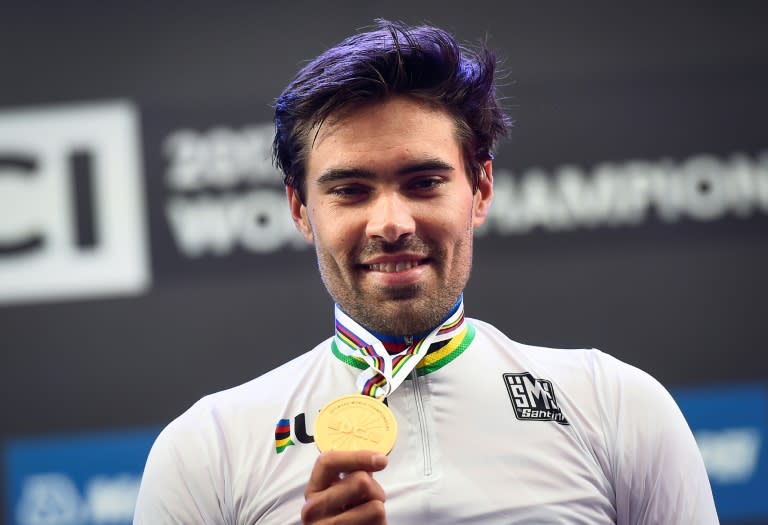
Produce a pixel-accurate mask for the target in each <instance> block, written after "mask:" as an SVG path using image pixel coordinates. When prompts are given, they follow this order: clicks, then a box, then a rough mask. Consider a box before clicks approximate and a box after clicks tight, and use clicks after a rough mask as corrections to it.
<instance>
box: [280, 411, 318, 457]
mask: <svg viewBox="0 0 768 525" xmlns="http://www.w3.org/2000/svg"><path fill="white" fill-rule="evenodd" d="M293 429H294V432H293V436H294V437H295V438H296V440H297V441H298V442H299V443H314V442H315V438H314V436H310V435H309V434H307V423H306V417H305V416H304V413H303V412H302V413H301V414H299V415H298V416H296V417H294V418H293ZM295 444H296V443H294V442H293V440H292V439H291V420H290V419H281V420H280V421H278V422H277V425H275V452H277V453H278V454H280V453H281V452H283V451H284V450H285V449H286V448H288V447H290V446H291V445H295Z"/></svg>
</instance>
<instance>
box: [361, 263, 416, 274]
mask: <svg viewBox="0 0 768 525" xmlns="http://www.w3.org/2000/svg"><path fill="white" fill-rule="evenodd" d="M423 263H424V261H400V262H387V263H376V264H369V265H368V269H369V270H372V271H374V272H384V273H399V272H402V271H405V270H410V269H411V268H414V267H416V266H419V265H420V264H423Z"/></svg>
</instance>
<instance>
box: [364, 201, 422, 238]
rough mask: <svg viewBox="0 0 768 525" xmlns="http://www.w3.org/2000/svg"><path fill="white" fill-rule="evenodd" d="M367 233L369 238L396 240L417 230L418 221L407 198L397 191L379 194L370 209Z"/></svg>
mask: <svg viewBox="0 0 768 525" xmlns="http://www.w3.org/2000/svg"><path fill="white" fill-rule="evenodd" d="M368 214H369V215H368V223H367V225H366V229H365V233H366V235H367V236H368V237H369V238H379V239H382V240H384V241H386V242H396V241H397V240H399V239H400V238H402V237H405V236H407V235H411V234H413V233H414V232H415V231H416V221H415V220H414V217H413V213H412V210H411V207H410V205H409V203H408V202H407V199H405V198H403V196H402V195H400V194H398V193H397V192H389V193H383V194H380V195H378V196H377V197H376V198H375V199H374V200H373V201H372V202H371V203H370V208H369V210H368Z"/></svg>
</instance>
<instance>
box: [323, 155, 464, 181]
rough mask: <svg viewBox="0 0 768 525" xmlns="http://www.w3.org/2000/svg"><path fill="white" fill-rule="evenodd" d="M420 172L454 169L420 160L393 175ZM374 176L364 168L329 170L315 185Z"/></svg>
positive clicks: (410, 163)
mask: <svg viewBox="0 0 768 525" xmlns="http://www.w3.org/2000/svg"><path fill="white" fill-rule="evenodd" d="M422 171H455V168H454V167H453V166H452V165H450V164H448V163H447V162H445V161H444V160H441V159H438V158H436V157H435V158H427V159H421V160H417V161H414V162H409V163H408V164H405V165H404V166H401V167H400V168H398V170H397V171H396V172H395V175H399V176H402V175H410V174H411V173H419V172H422ZM374 178H376V174H375V173H374V172H373V171H371V170H367V169H364V168H330V169H328V170H326V171H325V172H323V174H322V175H320V176H319V177H318V178H317V181H316V184H318V185H324V184H330V183H333V182H338V181H340V180H346V179H374Z"/></svg>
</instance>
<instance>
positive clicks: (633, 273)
mask: <svg viewBox="0 0 768 525" xmlns="http://www.w3.org/2000/svg"><path fill="white" fill-rule="evenodd" d="M447 4H448V3H447V2H437V1H431V0H430V1H427V2H420V3H415V2H393V1H387V2H365V3H363V2H356V3H353V2H348V3H345V2H339V3H331V4H330V5H328V6H325V5H323V7H322V8H320V7H319V4H317V3H316V2H290V3H286V2H281V3H277V2H232V3H228V4H226V5H221V4H216V5H214V4H208V3H188V2H164V3H162V5H151V4H149V3H147V4H144V3H130V4H127V3H111V2H68V3H66V4H61V5H59V4H54V3H50V4H46V3H25V4H21V3H20V4H14V3H5V4H3V6H0V64H1V65H2V70H1V72H0V78H1V79H2V81H0V110H3V109H11V108H24V107H32V106H35V107H37V106H44V105H48V104H52V103H56V104H61V103H73V102H78V103H79V102H89V101H104V100H107V101H109V100H115V99H120V100H128V101H131V103H132V104H133V105H134V107H135V108H136V110H137V112H138V114H139V115H140V126H139V131H140V140H141V149H142V157H141V158H142V161H141V162H142V167H143V181H144V182H143V184H144V187H145V188H146V193H145V195H146V210H145V213H146V217H147V220H148V225H149V228H148V238H147V239H148V240H147V243H148V248H149V254H150V255H149V267H150V270H151V272H150V274H151V284H150V285H149V287H148V288H147V289H145V290H144V291H143V292H140V293H138V294H133V295H128V296H119V295H118V296H113V297H110V296H107V297H101V298H94V297H87V296H86V297H80V298H67V299H52V300H46V299H42V300H35V301H29V300H27V301H22V302H11V301H7V302H6V303H5V304H0V348H1V351H0V394H1V395H2V400H3V403H2V404H0V421H2V423H1V424H0V428H1V430H0V439H3V438H9V437H15V436H29V435H38V434H45V433H50V432H57V433H58V432H71V431H81V430H98V429H105V428H113V427H129V426H137V425H159V424H163V423H165V422H167V421H169V420H170V419H171V418H173V417H174V416H175V415H177V414H179V413H180V412H181V411H183V410H184V409H186V408H187V407H188V406H189V405H190V404H191V403H193V402H194V401H195V400H196V399H198V398H199V397H200V396H202V395H204V394H206V393H210V392H212V391H216V390H219V389H222V388H226V387H228V386H232V385H235V384H238V383H240V382H243V381H246V380H248V379H250V378H252V377H255V376H257V375H259V374H261V373H263V372H264V371H266V370H268V369H270V368H272V367H274V366H276V365H278V364H280V363H282V362H284V361H286V360H288V359H289V358H291V357H293V356H295V355H298V354H299V353H301V352H303V351H305V350H307V349H308V348H310V347H311V346H313V345H314V344H316V343H317V342H319V341H320V340H321V339H323V338H325V337H327V336H329V335H330V334H331V333H332V325H331V323H332V308H331V302H330V300H329V298H328V297H327V296H326V294H325V292H324V290H323V288H322V285H321V283H320V280H319V278H318V276H317V272H316V269H315V262H314V256H313V253H312V252H311V250H309V249H298V248H294V247H289V246H284V247H282V248H281V249H279V250H277V251H274V252H270V253H264V252H262V253H257V252H255V251H254V250H249V249H247V248H244V247H242V246H240V247H235V248H233V249H231V250H229V251H228V252H227V253H226V254H223V255H211V254H207V255H202V256H199V257H190V256H188V255H185V254H184V253H183V250H181V249H180V248H179V245H178V242H177V237H176V234H175V233H174V230H173V226H172V224H171V221H170V220H169V219H168V211H167V210H168V202H169V201H170V200H171V199H173V198H174V197H189V196H190V195H192V197H194V195H209V196H214V197H215V196H217V195H219V196H220V195H222V194H224V193H227V194H229V195H243V194H244V193H245V192H247V191H250V190H252V189H254V188H257V189H259V190H260V191H261V190H264V188H266V189H267V190H271V191H273V193H274V192H277V191H279V186H278V184H277V181H276V179H275V180H273V181H272V182H264V181H263V180H262V181H259V183H258V184H251V185H249V184H248V183H242V181H241V183H237V184H232V185H230V186H227V187H225V188H222V187H209V188H202V189H200V190H199V191H198V192H197V193H195V192H194V191H193V192H192V193H189V192H187V193H184V192H181V191H177V189H174V188H171V187H170V186H169V184H168V183H167V178H166V177H165V176H164V173H165V172H166V171H167V169H168V167H169V164H170V162H171V161H172V159H171V156H169V155H170V154H169V152H168V149H167V143H168V137H169V136H170V135H171V134H172V133H174V132H175V131H178V130H181V129H188V130H193V131H195V132H197V133H199V134H201V135H202V134H206V133H210V132H211V130H213V129H215V128H216V127H221V126H224V127H227V128H229V129H232V130H242V129H243V128H244V127H246V126H252V125H261V124H264V123H267V122H268V121H269V119H270V115H271V110H270V105H271V103H272V101H273V100H274V98H275V97H276V96H277V95H278V94H279V92H280V90H281V89H282V87H283V86H284V85H285V84H286V83H287V82H288V81H289V80H290V78H291V77H292V75H293V74H294V73H295V71H296V70H297V68H298V67H299V66H300V65H301V64H302V63H303V62H304V61H305V60H307V59H309V58H311V57H313V56H315V55H316V54H317V53H319V52H320V51H322V50H323V49H325V48H327V47H328V46H329V45H331V44H333V43H335V42H336V41H338V40H340V39H341V38H343V37H344V36H346V35H347V34H349V33H350V32H352V31H353V30H355V29H356V28H359V27H362V26H365V25H368V24H370V23H371V21H372V19H373V18H375V17H385V18H391V19H399V20H404V21H406V22H409V23H416V22H422V21H429V22H432V23H434V24H437V25H440V26H442V27H445V28H447V29H449V30H452V31H453V32H454V33H456V34H457V35H458V36H459V37H460V38H461V39H463V40H467V41H473V40H477V39H478V38H479V37H484V36H487V38H488V41H489V43H490V44H491V46H492V47H494V48H496V49H497V50H498V52H499V54H500V55H501V56H502V57H503V59H504V65H503V68H504V70H505V71H506V76H505V79H504V80H503V82H502V83H503V87H502V93H503V95H504V97H505V105H506V106H507V107H508V109H509V111H510V113H511V114H512V117H513V119H514V120H515V128H514V130H513V134H512V138H511V140H509V141H508V142H506V143H504V144H503V145H502V147H501V148H500V149H499V151H498V152H497V155H496V157H497V162H496V166H497V169H499V171H500V173H501V174H502V175H501V177H502V178H503V177H505V176H510V177H512V179H510V180H517V181H520V180H522V178H523V176H524V174H526V173H529V171H530V170H531V168H534V167H539V168H541V169H542V170H544V171H545V172H546V173H549V174H552V173H554V172H556V171H557V170H558V168H559V167H561V166H564V165H575V166H578V167H580V168H581V169H582V170H584V172H585V173H591V172H592V171H591V170H593V169H594V168H595V166H597V165H599V164H600V163H604V162H614V163H619V164H620V163H623V162H625V161H627V160H630V159H643V160H646V161H649V162H657V161H659V160H660V159H663V158H666V159H670V160H671V162H673V163H676V164H677V165H682V164H683V163H684V162H685V161H686V160H688V159H690V158H692V157H694V156H696V155H700V154H707V155H711V156H714V157H715V158H717V159H721V160H723V161H725V159H728V158H729V156H730V155H732V154H733V153H737V152H742V153H744V154H745V155H747V157H748V158H749V159H752V161H753V166H757V168H755V169H756V170H757V171H756V172H755V173H757V175H755V177H758V178H759V180H762V181H763V186H761V187H760V188H762V190H756V191H758V192H759V191H763V192H764V194H761V195H763V197H762V198H763V200H761V201H760V200H759V199H757V200H756V201H755V202H756V203H757V204H755V205H754V206H752V207H751V208H749V209H748V210H747V212H744V213H741V214H738V213H730V212H729V213H723V214H722V215H720V216H718V217H715V218H713V219H711V220H709V219H708V220H696V219H695V218H692V217H689V216H685V214H684V215H683V216H682V217H681V218H680V219H679V220H676V221H669V220H666V219H665V218H664V217H662V216H661V215H660V214H659V213H655V212H654V211H653V210H650V211H649V212H648V213H647V214H645V215H644V216H643V218H642V220H640V221H637V223H636V224H618V225H615V224H609V223H608V222H610V221H608V222H605V223H600V224H596V225H594V226H592V227H587V226H578V225H577V226H574V227H570V228H565V229H562V230H560V231H551V230H550V229H547V228H541V227H536V228H533V229H531V230H530V231H527V232H522V233H516V232H512V233H510V232H503V231H501V228H494V227H493V226H492V227H491V228H489V231H488V232H486V234H485V235H483V236H481V237H480V238H479V239H478V240H477V243H476V259H475V267H474V273H473V277H472V279H471V282H470V286H469V288H468V289H467V291H466V294H465V303H466V308H467V313H468V315H470V316H471V317H478V318H482V319H484V320H488V321H490V322H492V323H494V324H495V325H497V326H498V327H499V328H500V329H502V330H503V331H504V332H506V333H507V334H508V335H509V336H510V337H512V338H514V339H517V340H521V341H524V342H531V343H537V344H544V345H552V346H566V347H575V346H596V347H599V348H601V349H603V350H605V351H607V352H609V353H611V354H613V355H615V356H617V357H619V358H620V359H623V360H625V361H628V362H630V363H632V364H635V365H637V366H639V367H641V368H643V369H645V370H647V371H648V372H650V373H651V374H653V375H654V376H656V377H657V378H658V379H659V380H660V381H662V383H664V384H665V385H667V386H669V387H676V386H683V385H697V384H705V385H709V384H718V383H724V382H736V381H765V380H766V379H767V378H768V361H767V360H766V359H765V358H764V357H763V348H762V346H763V342H762V339H763V338H762V337H761V336H762V332H763V330H764V325H763V324H762V323H763V320H764V317H765V312H766V307H765V297H766V293H767V292H768V271H766V268H768V243H766V233H767V232H768V189H766V188H768V182H766V177H768V163H765V162H764V163H763V164H762V165H760V164H758V163H757V160H756V159H757V158H758V155H759V154H760V153H761V152H762V151H764V150H768V139H767V138H766V132H765V126H766V123H767V122H768V104H766V101H765V100H766V95H765V93H768V36H767V35H768V32H766V31H765V20H766V14H768V11H767V10H766V9H765V8H764V7H763V6H762V4H758V3H755V4H749V3H739V4H737V5H734V6H724V5H722V6H721V5H694V4H690V5H677V6H663V7H662V6H646V5H643V6H640V5H637V6H635V7H633V8H629V7H623V6H618V5H613V4H609V3H605V4H590V5H588V6H584V5H576V4H572V3H569V2H552V3H546V4H542V5H534V4H522V3H520V4H518V3H507V2H504V3H502V2H499V3H498V4H495V3H488V2H471V3H470V4H467V3H456V4H451V5H447ZM760 170H762V171H760ZM511 173H513V174H514V175H513V176H512V175H509V174H511ZM760 177H762V178H760ZM0 188H1V186H0ZM0 191H2V189H0ZM264 191H266V190H264ZM190 198H191V197H190ZM502 211H503V210H502ZM7 213H9V212H8V211H3V210H2V209H0V220H5V219H7V218H9V216H8V215H6V214H7ZM1 255H2V254H0V268H1V267H2V264H3V259H2V256H1ZM2 275H3V274H1V273H0V289H2V287H3V286H4V283H3V282H2V280H1V279H2V278H3V277H2ZM5 284H6V285H7V284H8V283H5ZM297 326H298V327H297Z"/></svg>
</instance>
